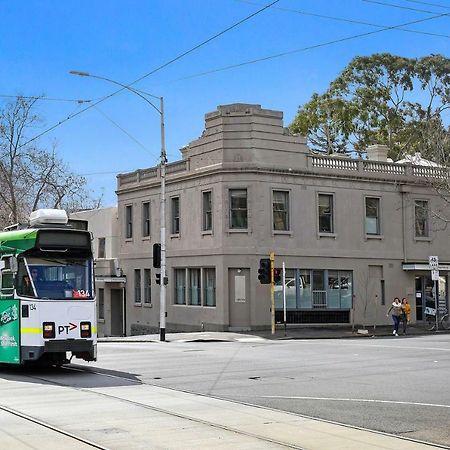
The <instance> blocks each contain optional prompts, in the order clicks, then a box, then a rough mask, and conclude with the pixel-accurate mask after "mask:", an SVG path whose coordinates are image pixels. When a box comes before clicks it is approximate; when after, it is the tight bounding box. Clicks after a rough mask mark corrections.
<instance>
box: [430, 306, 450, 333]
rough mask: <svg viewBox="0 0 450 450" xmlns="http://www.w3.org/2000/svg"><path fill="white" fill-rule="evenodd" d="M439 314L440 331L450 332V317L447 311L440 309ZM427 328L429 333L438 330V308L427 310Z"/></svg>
mask: <svg viewBox="0 0 450 450" xmlns="http://www.w3.org/2000/svg"><path fill="white" fill-rule="evenodd" d="M437 314H438V316H437V323H438V329H441V330H450V316H449V314H448V311H447V309H441V308H438V311H437ZM425 328H426V329H427V330H428V331H433V330H435V329H436V308H431V307H426V308H425Z"/></svg>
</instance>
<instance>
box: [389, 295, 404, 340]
mask: <svg viewBox="0 0 450 450" xmlns="http://www.w3.org/2000/svg"><path fill="white" fill-rule="evenodd" d="M391 311H392V320H393V322H394V329H393V331H392V334H393V335H394V336H398V326H399V325H400V319H401V317H402V313H403V310H402V304H401V303H400V299H399V298H398V297H395V298H394V301H393V303H392V305H391V307H390V308H389V309H388V312H387V314H386V317H389V313H390V312H391Z"/></svg>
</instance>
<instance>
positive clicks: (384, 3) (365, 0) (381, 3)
mask: <svg viewBox="0 0 450 450" xmlns="http://www.w3.org/2000/svg"><path fill="white" fill-rule="evenodd" d="M361 1H363V2H365V3H373V4H375V5H382V6H389V7H391V8H398V9H406V10H408V11H415V12H421V13H426V14H437V11H430V10H429V9H419V8H411V7H409V6H403V5H396V4H395V3H388V2H382V1H378V0H361Z"/></svg>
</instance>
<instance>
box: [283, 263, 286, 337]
mask: <svg viewBox="0 0 450 450" xmlns="http://www.w3.org/2000/svg"><path fill="white" fill-rule="evenodd" d="M282 283H283V322H284V335H285V336H287V331H286V264H285V263H284V261H283V275H282Z"/></svg>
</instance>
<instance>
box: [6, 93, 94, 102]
mask: <svg viewBox="0 0 450 450" xmlns="http://www.w3.org/2000/svg"><path fill="white" fill-rule="evenodd" d="M0 97H1V98H25V99H27V100H45V101H51V102H72V103H74V102H75V103H79V104H81V103H90V102H92V101H94V100H93V99H81V98H52V97H45V96H42V95H7V94H0Z"/></svg>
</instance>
